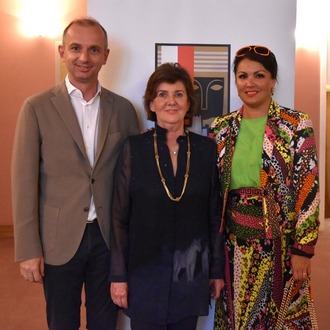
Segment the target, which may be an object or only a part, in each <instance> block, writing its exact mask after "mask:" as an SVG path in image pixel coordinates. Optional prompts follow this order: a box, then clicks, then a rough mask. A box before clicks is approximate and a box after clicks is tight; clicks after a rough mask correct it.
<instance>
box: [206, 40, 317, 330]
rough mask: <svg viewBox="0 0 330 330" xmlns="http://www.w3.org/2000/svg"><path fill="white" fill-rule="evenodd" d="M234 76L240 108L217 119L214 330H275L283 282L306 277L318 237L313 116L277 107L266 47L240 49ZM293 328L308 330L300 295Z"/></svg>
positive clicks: (274, 76) (293, 311)
mask: <svg viewBox="0 0 330 330" xmlns="http://www.w3.org/2000/svg"><path fill="white" fill-rule="evenodd" d="M234 73H235V79H236V85H237V90H238V96H239V97H240V98H241V100H242V101H243V106H242V107H241V108H240V109H239V110H237V111H234V112H232V113H230V114H228V115H225V116H223V117H219V118H216V120H215V121H214V122H213V124H212V126H211V130H210V136H211V137H212V138H213V139H214V140H215V141H216V143H217V146H218V149H217V152H218V159H217V161H218V168H219V172H220V180H221V183H222V184H221V188H222V198H223V200H224V205H226V207H225V208H224V211H223V215H222V217H223V221H222V223H223V228H222V231H223V232H224V233H225V237H226V243H225V254H226V266H225V288H224V289H223V291H222V292H223V297H222V299H220V300H219V301H217V308H216V315H215V325H214V329H217V330H218V329H226V328H228V329H235V330H238V329H239V330H243V329H244V330H250V329H254V330H255V329H267V330H271V329H275V326H276V320H277V317H278V313H279V308H280V304H281V300H282V296H283V291H284V287H285V283H286V281H287V280H288V279H289V278H290V277H291V276H293V277H294V279H295V281H297V284H298V286H297V287H298V288H299V287H301V283H302V280H303V279H305V278H307V277H308V276H309V275H310V274H311V261H310V258H311V257H312V256H313V255H314V247H315V244H316V241H317V236H318V227H319V221H318V214H319V198H320V195H319V184H318V168H317V155H316V147H315V140H314V133H313V128H312V122H311V119H310V118H309V117H308V115H307V114H305V113H302V112H299V111H296V110H292V109H288V108H285V107H282V106H280V105H278V104H277V103H276V102H275V101H274V100H273V99H272V95H273V91H274V86H275V83H276V79H277V62H276V58H275V55H274V54H273V53H272V52H271V51H270V50H269V49H268V48H266V47H263V46H247V47H243V48H241V49H240V50H238V51H237V53H236V57H235V60H234ZM293 300H294V302H293V304H292V305H291V306H290V309H289V311H288V314H287V319H289V320H290V325H291V328H290V329H311V322H310V319H309V316H308V313H306V309H307V304H306V301H305V299H301V295H300V291H299V290H298V291H297V292H296V294H295V296H294V299H293Z"/></svg>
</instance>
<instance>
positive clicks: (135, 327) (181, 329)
mask: <svg viewBox="0 0 330 330" xmlns="http://www.w3.org/2000/svg"><path fill="white" fill-rule="evenodd" d="M197 321H198V316H190V317H186V318H185V319H182V320H180V321H179V322H176V323H169V324H166V325H161V324H154V323H146V322H142V321H138V320H132V319H131V329H132V330H196V327H197Z"/></svg>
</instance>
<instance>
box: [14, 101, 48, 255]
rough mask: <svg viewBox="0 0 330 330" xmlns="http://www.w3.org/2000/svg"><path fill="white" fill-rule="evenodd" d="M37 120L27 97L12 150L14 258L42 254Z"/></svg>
mask: <svg viewBox="0 0 330 330" xmlns="http://www.w3.org/2000/svg"><path fill="white" fill-rule="evenodd" d="M41 143H42V141H41V139H40V134H39V126H38V120H37V117H36V114H35V111H34V109H33V106H32V104H31V103H30V102H29V101H26V102H25V103H24V104H23V106H22V109H21V111H20V113H19V117H18V121H17V125H16V132H15V138H14V147H13V154H12V171H11V179H12V203H13V220H14V236H15V260H16V261H24V260H28V259H32V258H36V257H40V256H41V255H42V245H41V239H40V228H39V204H38V203H39V202H38V199H39V166H40V145H41Z"/></svg>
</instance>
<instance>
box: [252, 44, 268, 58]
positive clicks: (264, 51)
mask: <svg viewBox="0 0 330 330" xmlns="http://www.w3.org/2000/svg"><path fill="white" fill-rule="evenodd" d="M254 51H255V52H256V53H257V54H259V55H264V56H267V55H269V49H268V48H266V47H263V46H256V47H254Z"/></svg>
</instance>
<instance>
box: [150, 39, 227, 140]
mask: <svg viewBox="0 0 330 330" xmlns="http://www.w3.org/2000/svg"><path fill="white" fill-rule="evenodd" d="M229 61H230V45H202V44H161V43H156V45H155V68H157V67H158V66H160V65H161V64H163V63H166V62H172V63H179V64H180V65H181V66H182V67H184V68H185V69H186V70H187V71H188V72H189V74H190V76H191V79H192V82H193V85H194V89H195V91H196V93H197V95H198V100H199V107H198V114H197V117H198V119H199V121H200V126H201V127H200V129H201V133H202V134H205V135H206V134H207V132H208V128H209V126H210V125H211V123H212V122H213V120H214V118H215V117H217V116H222V115H224V114H227V113H228V112H229V86H230V83H229V78H230V67H229V66H230V63H229ZM196 119H197V118H196ZM196 119H195V118H193V119H192V120H187V121H186V126H188V127H191V126H192V124H193V121H195V120H196Z"/></svg>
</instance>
